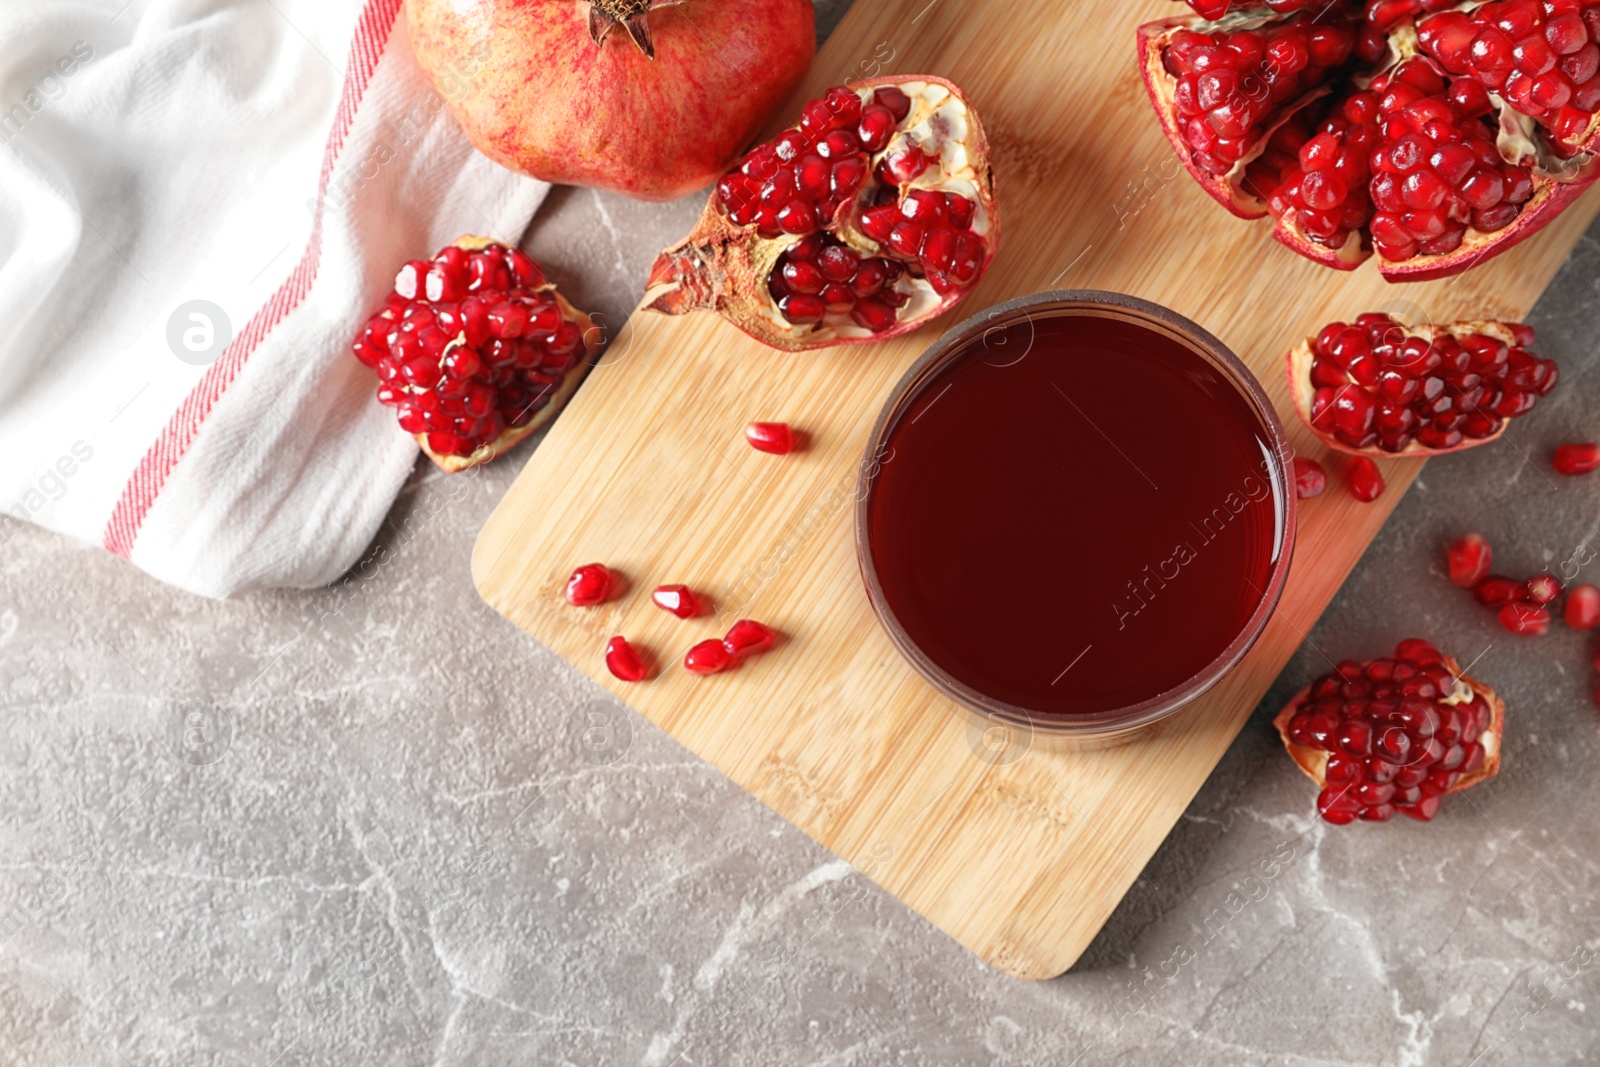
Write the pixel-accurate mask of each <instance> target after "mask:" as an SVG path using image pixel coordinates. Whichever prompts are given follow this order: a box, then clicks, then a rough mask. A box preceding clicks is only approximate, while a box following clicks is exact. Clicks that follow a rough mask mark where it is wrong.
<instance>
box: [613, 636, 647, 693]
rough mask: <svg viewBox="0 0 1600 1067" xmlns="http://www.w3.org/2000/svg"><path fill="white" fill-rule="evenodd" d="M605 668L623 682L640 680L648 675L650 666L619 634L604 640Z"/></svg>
mask: <svg viewBox="0 0 1600 1067" xmlns="http://www.w3.org/2000/svg"><path fill="white" fill-rule="evenodd" d="M606 669H607V670H609V671H610V672H611V673H612V675H613V676H615V677H616V678H618V679H619V680H621V681H624V682H642V681H644V680H645V679H646V678H648V677H649V676H650V668H649V667H647V666H646V665H645V662H644V660H643V659H641V658H640V656H639V653H638V652H635V651H634V648H633V646H632V645H630V644H628V639H627V638H626V637H622V636H620V635H619V636H617V637H613V638H612V639H611V640H609V641H607V642H606Z"/></svg>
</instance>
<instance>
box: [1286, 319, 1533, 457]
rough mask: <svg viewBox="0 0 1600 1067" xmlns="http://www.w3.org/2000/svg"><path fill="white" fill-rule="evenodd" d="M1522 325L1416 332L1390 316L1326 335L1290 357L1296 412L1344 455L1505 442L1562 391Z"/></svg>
mask: <svg viewBox="0 0 1600 1067" xmlns="http://www.w3.org/2000/svg"><path fill="white" fill-rule="evenodd" d="M1533 341H1534V332H1533V329H1532V328H1531V327H1529V326H1524V325H1522V324H1520V323H1493V322H1469V323H1455V324H1449V325H1439V326H1433V325H1422V326H1415V327H1408V326H1405V325H1403V324H1402V323H1400V322H1399V321H1397V320H1396V319H1394V318H1392V317H1390V316H1388V315H1380V314H1373V315H1362V316H1360V317H1359V318H1357V319H1356V321H1355V323H1354V324H1346V323H1342V322H1336V323H1333V324H1332V325H1330V326H1328V327H1326V328H1324V329H1323V330H1322V332H1321V333H1319V334H1318V335H1317V336H1316V338H1315V339H1313V340H1312V341H1311V342H1310V344H1309V346H1308V348H1307V349H1306V350H1302V351H1296V352H1291V353H1290V356H1289V368H1290V374H1291V377H1292V378H1293V380H1294V386H1295V398H1296V405H1297V406H1298V407H1299V408H1300V409H1301V411H1302V414H1303V415H1304V416H1305V417H1306V420H1307V422H1308V423H1309V424H1310V426H1311V428H1312V429H1313V430H1315V431H1316V432H1317V434H1318V436H1320V437H1322V438H1323V439H1324V440H1326V441H1328V443H1329V444H1332V445H1333V446H1334V447H1336V448H1341V449H1344V450H1346V451H1373V452H1385V453H1391V454H1393V453H1405V452H1413V453H1427V452H1445V451H1449V450H1451V449H1455V448H1460V447H1464V446H1465V445H1470V444H1472V443H1476V442H1481V441H1486V440H1489V439H1490V438H1493V437H1495V436H1497V435H1499V434H1500V432H1501V431H1502V430H1503V429H1504V428H1505V425H1506V422H1507V421H1508V420H1510V419H1514V418H1518V417H1520V416H1522V415H1526V414H1527V413H1528V412H1530V411H1532V410H1533V409H1534V407H1535V406H1536V405H1537V404H1538V402H1539V399H1540V398H1541V397H1544V396H1547V395H1548V394H1549V393H1550V391H1551V390H1552V389H1554V388H1555V386H1556V382H1557V380H1558V378H1559V374H1558V371H1557V368H1556V364H1555V361H1554V360H1549V359H1540V358H1539V357H1538V356H1536V355H1534V354H1533V353H1532V352H1530V351H1528V346H1529V345H1531V344H1533Z"/></svg>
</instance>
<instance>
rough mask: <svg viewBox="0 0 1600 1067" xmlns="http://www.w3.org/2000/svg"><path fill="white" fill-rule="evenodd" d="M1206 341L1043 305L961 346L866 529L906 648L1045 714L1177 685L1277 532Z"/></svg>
mask: <svg viewBox="0 0 1600 1067" xmlns="http://www.w3.org/2000/svg"><path fill="white" fill-rule="evenodd" d="M1264 437H1265V435H1264V432H1263V429H1262V427H1261V425H1260V422H1259V421H1258V419H1257V418H1256V417H1255V414H1254V412H1253V411H1252V409H1251V408H1250V406H1249V405H1248V404H1247V402H1246V401H1245V399H1244V397H1242V396H1241V395H1240V394H1239V392H1238V391H1237V390H1236V389H1235V388H1234V387H1233V385H1231V384H1230V383H1229V382H1228V380H1227V379H1226V378H1224V377H1223V376H1222V374H1221V373H1219V372H1218V371H1216V370H1215V369H1214V368H1212V367H1211V366H1210V364H1209V363H1207V362H1206V361H1205V360H1204V359H1203V358H1202V357H1201V356H1199V355H1197V354H1195V353H1194V352H1192V351H1191V350H1190V349H1189V348H1187V347H1186V346H1184V345H1183V344H1181V343H1180V342H1178V341H1175V340H1172V339H1170V338H1167V337H1164V336H1162V335H1160V334H1157V333H1154V332H1152V331H1150V330H1147V329H1145V328H1144V327H1141V326H1139V325H1137V324H1134V323H1129V322H1125V321H1121V320H1117V319H1113V318H1105V317H1099V316H1084V315H1068V316H1056V317H1048V318H1046V317H1041V316H1034V318H1033V320H1032V321H1031V322H1023V323H1019V324H1017V325H1015V326H1012V327H1007V328H1004V329H1003V330H1001V331H992V332H991V333H990V335H989V336H988V337H986V338H985V339H984V341H983V342H981V343H975V344H974V345H973V346H971V348H970V349H969V350H968V351H966V352H964V353H962V354H960V355H959V356H958V357H957V358H956V360H955V361H954V362H952V363H951V364H949V365H948V366H947V367H946V368H945V370H944V371H943V372H942V373H940V374H939V375H938V377H937V378H935V379H934V380H933V381H931V382H929V383H928V384H927V385H926V387H924V388H923V390H922V391H921V393H920V394H919V396H918V397H917V399H916V400H915V401H914V402H913V404H912V405H911V406H910V407H909V408H907V409H906V411H905V412H904V413H903V414H902V416H901V417H900V419H899V420H898V422H897V423H896V425H895V427H894V428H893V430H892V431H891V433H890V436H889V440H888V447H887V448H886V449H885V451H884V453H883V460H882V467H881V470H880V471H879V473H878V475H877V478H876V480H875V482H874V483H873V487H872V495H871V498H870V501H869V506H868V507H869V510H868V544H869V551H870V552H871V554H872V558H873V562H874V565H875V567H876V569H877V571H878V575H879V579H880V581H881V583H882V585H883V589H884V594H885V596H886V598H887V601H888V604H889V606H890V608H891V610H892V611H893V613H894V615H895V616H896V618H898V619H899V621H900V623H901V625H902V626H903V627H904V628H905V630H906V631H907V633H908V634H909V635H910V637H911V639H912V641H913V642H915V644H916V645H917V646H918V647H919V648H921V649H922V650H923V651H924V652H926V653H927V655H928V656H929V657H930V658H931V659H932V660H933V661H934V662H935V663H936V664H938V665H939V666H940V667H942V668H943V669H944V670H945V671H946V672H947V673H949V674H950V675H952V676H953V677H955V678H956V679H957V680H959V681H961V682H963V683H965V684H966V685H969V686H971V687H972V688H973V689H976V690H978V691H979V692H981V693H984V694H986V695H988V696H990V697H993V698H996V699H999V700H1002V701H1005V702H1007V703H1010V704H1014V705H1016V706H1018V707H1021V708H1023V709H1026V710H1028V711H1030V712H1034V713H1038V714H1043V715H1057V716H1073V715H1085V714H1093V713H1098V712H1105V711H1110V710H1115V709H1117V708H1122V707H1127V706H1130V705H1133V704H1136V703H1139V702H1141V701H1144V700H1147V699H1149V698H1152V697H1155V696H1158V695H1160V694H1161V693H1163V692H1166V691H1168V690H1170V689H1172V688H1174V687H1176V686H1179V685H1181V684H1183V683H1184V682H1186V681H1188V680H1189V679H1191V678H1192V677H1193V676H1194V675H1195V674H1197V673H1198V672H1200V671H1201V670H1202V669H1203V668H1204V667H1205V666H1206V665H1207V664H1209V663H1210V662H1211V661H1212V660H1213V659H1215V658H1216V657H1217V656H1218V655H1219V654H1220V653H1222V652H1223V651H1224V650H1225V649H1226V648H1227V646H1228V645H1230V644H1231V643H1232V642H1233V640H1234V639H1235V638H1236V637H1237V636H1238V635H1239V634H1240V633H1241V632H1242V631H1243V630H1244V628H1245V626H1246V624H1247V622H1248V621H1249V619H1250V617H1251V615H1252V614H1253V613H1254V612H1255V610H1256V608H1257V606H1258V605H1259V604H1260V603H1261V600H1262V597H1263V595H1264V591H1265V590H1266V588H1267V582H1268V577H1269V574H1270V572H1271V569H1272V566H1273V563H1274V561H1275V560H1276V558H1277V555H1278V553H1279V552H1280V551H1282V549H1283V545H1282V544H1281V540H1282V533H1281V530H1282V516H1283V509H1284V502H1283V501H1282V500H1281V499H1279V498H1278V497H1277V493H1276V488H1275V485H1276V482H1275V479H1274V478H1273V477H1272V472H1273V471H1274V470H1275V469H1276V468H1275V466H1274V463H1275V462H1276V460H1275V457H1273V456H1272V453H1271V450H1270V447H1269V446H1268V444H1267V442H1266V441H1265V439H1264Z"/></svg>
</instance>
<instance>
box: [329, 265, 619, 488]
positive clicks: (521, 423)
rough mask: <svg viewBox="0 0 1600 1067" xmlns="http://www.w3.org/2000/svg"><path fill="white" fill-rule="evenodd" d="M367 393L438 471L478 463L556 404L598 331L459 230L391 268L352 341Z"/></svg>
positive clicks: (539, 273)
mask: <svg viewBox="0 0 1600 1067" xmlns="http://www.w3.org/2000/svg"><path fill="white" fill-rule="evenodd" d="M353 347H354V349H355V354H356V358H357V359H359V360H361V362H363V363H365V364H366V365H367V366H369V367H372V368H373V369H374V370H376V371H377V372H378V381H379V385H378V399H379V400H380V401H381V402H382V403H384V404H387V405H389V406H390V407H393V408H394V409H395V413H396V415H397V416H398V418H399V420H400V427H401V429H403V430H405V431H406V432H407V433H410V434H411V435H413V436H414V437H416V439H417V443H418V444H420V445H421V446H422V450H423V451H424V452H425V453H427V455H428V458H429V459H432V460H433V461H434V463H436V464H438V465H439V467H440V468H442V469H443V470H445V471H448V472H451V473H454V472H455V471H460V470H466V469H467V468H468V467H475V466H477V465H478V464H480V463H487V462H488V461H489V460H491V459H494V458H495V457H496V456H498V455H500V454H501V453H502V452H505V451H506V450H507V449H509V448H511V447H512V446H513V445H515V444H516V443H517V442H519V441H521V440H522V439H523V438H525V437H527V436H528V435H529V434H531V433H533V432H534V431H535V430H537V429H539V427H541V426H543V425H544V424H545V423H546V422H548V421H549V420H550V418H551V417H553V416H554V415H555V413H556V412H557V411H559V410H561V405H562V404H564V403H565V402H566V400H567V398H568V397H569V396H571V395H572V392H573V390H575V389H577V387H578V383H579V382H580V381H582V380H583V375H584V372H585V371H587V370H588V369H589V365H590V363H591V362H592V357H593V356H594V355H595V353H596V352H598V351H599V348H600V331H598V330H596V329H594V323H593V321H592V320H591V319H590V318H589V316H588V315H585V314H584V313H583V312H581V311H578V310H577V309H576V308H574V307H573V306H572V305H571V304H569V303H567V302H566V300H565V299H563V298H562V296H561V294H560V293H558V292H556V287H555V286H554V285H551V284H550V283H549V282H547V281H546V280H545V277H544V271H543V270H542V269H540V267H539V265H538V264H537V263H535V262H534V261H533V260H531V259H529V258H528V257H527V256H525V255H524V254H523V253H522V252H520V251H519V250H517V249H514V248H506V247H505V246H504V245H500V244H496V243H495V242H493V241H490V240H487V239H485V238H482V237H462V238H459V239H458V240H456V242H455V243H454V244H451V245H449V246H448V247H446V248H444V249H442V250H440V252H439V253H438V255H436V256H434V257H433V259H431V260H422V259H419V260H413V261H412V262H410V263H407V264H406V265H405V266H403V267H401V268H400V271H399V273H398V274H397V275H396V276H395V280H394V290H393V291H392V292H391V293H390V294H389V296H388V298H387V299H386V300H385V301H384V306H383V308H382V309H381V310H380V311H378V312H377V313H376V314H375V315H373V316H372V318H370V319H368V320H367V323H366V325H365V326H363V327H362V328H361V332H360V333H359V334H358V335H357V336H356V339H355V342H354V346H353Z"/></svg>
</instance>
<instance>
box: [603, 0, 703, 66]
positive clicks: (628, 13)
mask: <svg viewBox="0 0 1600 1067" xmlns="http://www.w3.org/2000/svg"><path fill="white" fill-rule="evenodd" d="M684 3H688V0H589V36H590V37H592V38H594V43H595V44H597V45H602V44H605V42H606V38H607V37H608V36H610V34H611V31H612V30H614V29H616V28H617V27H618V26H621V27H622V28H623V29H625V30H627V31H628V36H629V37H631V38H633V43H634V44H636V45H638V46H639V51H641V52H643V53H644V54H645V55H647V56H649V57H650V58H651V59H654V58H655V57H656V45H655V39H654V38H653V37H652V36H651V33H650V18H649V15H650V12H651V10H652V9H654V8H658V7H672V6H675V5H677V4H684Z"/></svg>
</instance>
